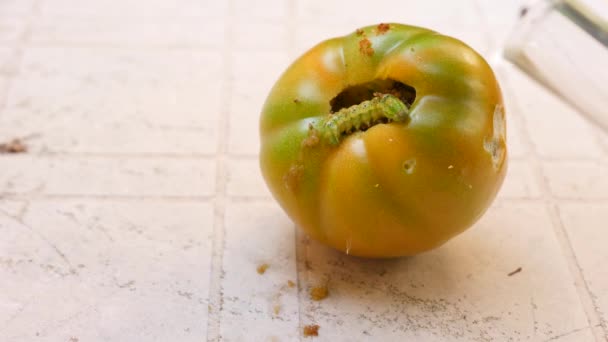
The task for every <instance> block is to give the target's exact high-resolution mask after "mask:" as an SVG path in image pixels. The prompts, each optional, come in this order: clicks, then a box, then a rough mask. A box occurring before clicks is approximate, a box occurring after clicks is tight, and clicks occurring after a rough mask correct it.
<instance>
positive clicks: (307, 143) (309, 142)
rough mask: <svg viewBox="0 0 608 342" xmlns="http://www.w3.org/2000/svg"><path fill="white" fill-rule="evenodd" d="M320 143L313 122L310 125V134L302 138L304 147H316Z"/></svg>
mask: <svg viewBox="0 0 608 342" xmlns="http://www.w3.org/2000/svg"><path fill="white" fill-rule="evenodd" d="M318 143H319V134H318V132H317V130H316V129H315V128H314V127H313V125H312V124H310V125H308V136H307V137H306V138H305V139H304V140H302V146H303V147H314V146H316V145H317V144H318Z"/></svg>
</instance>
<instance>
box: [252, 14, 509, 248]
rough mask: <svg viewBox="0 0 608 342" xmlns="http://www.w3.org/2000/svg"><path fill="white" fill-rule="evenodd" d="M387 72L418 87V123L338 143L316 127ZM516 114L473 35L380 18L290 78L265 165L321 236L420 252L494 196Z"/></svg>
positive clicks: (269, 119) (316, 54)
mask: <svg viewBox="0 0 608 342" xmlns="http://www.w3.org/2000/svg"><path fill="white" fill-rule="evenodd" d="M382 25H384V26H382ZM387 79H390V80H394V81H398V82H401V83H403V84H405V85H408V86H411V87H413V88H414V89H415V100H414V102H413V103H412V104H411V106H410V107H409V119H408V120H407V121H404V122H389V123H379V124H375V125H373V126H371V127H369V129H367V130H365V131H359V130H355V132H348V134H345V135H344V136H342V139H341V141H340V142H339V143H338V144H337V145H332V144H330V143H327V142H325V141H324V140H323V139H322V136H321V137H320V138H319V136H317V135H315V134H316V133H315V132H316V131H315V130H314V129H313V128H314V127H320V126H319V123H321V122H324V121H323V120H327V117H328V116H330V115H331V114H330V112H331V111H332V105H331V101H332V99H334V98H335V97H336V96H337V95H338V94H340V93H341V92H343V91H344V90H345V89H347V88H348V87H350V86H355V85H361V84H368V83H370V82H374V81H376V80H387ZM504 115H505V114H504V105H503V100H502V95H501V91H500V87H499V85H498V83H497V81H496V78H495V76H494V73H493V72H492V70H491V68H490V67H489V65H488V64H487V62H486V61H485V60H484V59H483V58H482V57H481V56H480V55H479V54H478V53H476V52H475V51H474V50H473V49H471V48H470V47H468V46H467V45H465V44H464V43H462V42H461V41H459V40H457V39H454V38H451V37H448V36H444V35H440V34H438V33H436V32H433V31H430V30H427V29H424V28H419V27H414V26H407V25H401V24H388V25H386V24H381V25H378V26H369V27H365V28H363V29H360V30H357V32H355V33H352V34H350V35H347V36H344V37H339V38H334V39H329V40H326V41H324V42H321V43H320V44H318V45H317V46H315V47H313V48H312V49H311V50H309V51H308V52H306V53H305V54H304V55H303V56H301V57H300V58H298V59H297V60H296V61H295V62H294V63H293V64H292V65H291V66H290V67H289V68H288V69H287V70H286V71H285V72H284V73H283V75H282V76H281V77H280V78H279V80H278V81H277V82H276V84H275V86H274V87H273V89H272V90H271V92H270V94H269V95H268V98H267V100H266V103H265V104H264V107H263V109H262V114H261V119H260V138H261V148H260V167H261V170H262V174H263V176H264V179H265V181H266V183H267V185H268V187H269V188H270V190H271V192H272V194H273V196H274V197H275V199H276V200H277V201H278V202H279V204H280V205H281V206H282V207H283V209H284V210H285V212H286V213H287V214H288V215H289V216H290V218H291V219H292V220H293V221H294V222H295V223H296V224H297V225H298V226H299V227H300V228H301V229H303V230H304V231H305V232H306V233H308V234H309V235H310V236H311V237H312V238H314V239H316V240H318V241H320V242H321V243H324V244H326V245H329V246H331V247H333V248H335V249H338V250H340V251H343V252H345V253H347V254H352V255H357V256H364V257H374V258H385V257H396V256H404V255H414V254H417V253H420V252H424V251H427V250H429V249H432V248H435V247H437V246H440V245H441V244H443V243H445V242H446V241H448V240H449V239H450V238H452V237H454V236H456V235H457V234H459V233H461V232H462V231H464V230H465V229H467V228H468V227H470V226H471V225H472V224H473V223H474V222H475V221H476V220H477V219H478V218H479V217H481V215H483V213H484V212H485V210H486V209H487V208H488V207H489V205H490V204H491V202H492V201H493V199H494V197H495V196H496V194H497V192H498V190H499V189H500V186H501V185H502V182H503V179H504V177H505V174H506V170H507V150H506V140H505V139H506V137H505V130H506V127H505V117H504ZM319 129H320V128H319ZM311 131H312V132H313V133H312V135H311Z"/></svg>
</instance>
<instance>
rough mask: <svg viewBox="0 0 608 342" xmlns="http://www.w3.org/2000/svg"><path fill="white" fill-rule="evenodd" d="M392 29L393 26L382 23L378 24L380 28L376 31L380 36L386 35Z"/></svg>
mask: <svg viewBox="0 0 608 342" xmlns="http://www.w3.org/2000/svg"><path fill="white" fill-rule="evenodd" d="M390 28H391V25H389V24H384V23H380V24H378V27H376V30H378V34H379V35H380V34H385V33H386V32H387V31H388V30H389V29H390Z"/></svg>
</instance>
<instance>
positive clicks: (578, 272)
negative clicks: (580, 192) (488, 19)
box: [501, 69, 608, 342]
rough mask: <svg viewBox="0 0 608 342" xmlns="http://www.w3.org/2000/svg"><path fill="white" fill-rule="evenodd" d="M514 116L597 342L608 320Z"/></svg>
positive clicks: (533, 150)
mask: <svg viewBox="0 0 608 342" xmlns="http://www.w3.org/2000/svg"><path fill="white" fill-rule="evenodd" d="M501 74H502V76H503V79H504V80H505V82H504V83H505V88H507V89H508V90H509V91H510V92H511V93H512V94H515V92H514V91H513V86H512V85H511V83H510V82H511V81H510V79H509V78H508V76H507V75H506V74H505V72H504V69H501ZM513 101H514V104H513V106H514V107H517V108H521V106H520V105H519V103H517V99H516V98H514V99H513ZM514 119H515V120H517V121H518V123H519V124H520V125H519V126H520V129H521V130H522V141H523V143H524V144H525V146H526V147H527V148H528V149H529V150H530V152H529V153H530V157H531V158H530V164H531V166H532V169H533V172H534V176H535V178H536V181H537V182H538V183H539V187H540V190H541V194H542V196H541V198H542V199H543V200H544V202H545V205H546V210H547V212H548V214H549V215H550V219H551V225H552V226H553V231H554V234H555V237H556V239H557V240H558V243H559V245H560V247H561V251H562V253H563V257H564V258H565V259H566V262H567V264H568V268H569V269H570V274H571V275H572V277H573V280H574V283H575V287H576V291H577V294H578V297H579V301H580V303H581V305H582V307H583V310H584V312H585V315H586V318H587V323H588V328H590V329H591V331H592V334H593V336H594V338H595V340H596V341H597V342H599V341H602V340H604V339H605V338H606V337H608V332H607V331H606V326H605V323H604V322H603V321H602V319H601V317H600V315H599V310H598V306H597V303H596V302H595V299H594V295H593V294H592V292H591V290H590V289H589V285H588V284H587V281H586V280H585V276H584V274H583V271H582V268H581V266H580V264H579V262H578V259H577V257H576V253H575V252H574V248H573V246H572V243H571V241H570V239H569V237H568V233H567V231H566V228H565V227H564V224H563V222H562V220H561V217H560V215H559V208H558V202H559V200H558V199H556V198H555V197H554V196H553V194H552V193H551V190H550V188H549V185H548V184H547V179H546V177H545V176H544V174H543V171H542V165H541V160H542V159H540V158H539V156H538V152H537V151H536V148H535V146H534V144H533V142H532V141H531V140H530V136H529V134H528V129H527V126H526V124H525V122H524V119H523V118H522V117H520V116H514ZM598 323H599V324H600V326H601V327H602V331H603V333H604V336H598V332H597V331H596V329H593V328H594V327H596V326H597V324H598Z"/></svg>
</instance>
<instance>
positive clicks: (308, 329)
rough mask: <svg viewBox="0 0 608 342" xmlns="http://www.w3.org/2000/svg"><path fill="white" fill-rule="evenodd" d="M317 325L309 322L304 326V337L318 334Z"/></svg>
mask: <svg viewBox="0 0 608 342" xmlns="http://www.w3.org/2000/svg"><path fill="white" fill-rule="evenodd" d="M319 328H320V327H319V325H318V324H309V325H305V326H304V332H303V333H304V337H312V336H319Z"/></svg>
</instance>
